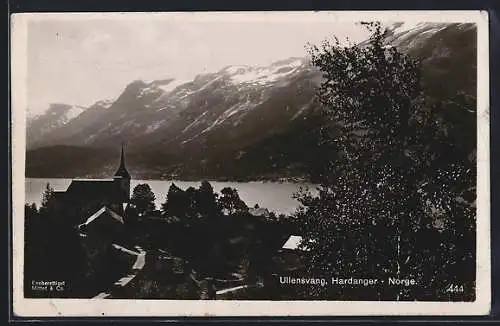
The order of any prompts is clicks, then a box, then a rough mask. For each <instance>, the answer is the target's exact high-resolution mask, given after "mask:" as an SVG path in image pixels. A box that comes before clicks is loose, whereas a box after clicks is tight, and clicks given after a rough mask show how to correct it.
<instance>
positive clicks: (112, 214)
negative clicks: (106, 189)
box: [80, 206, 124, 226]
mask: <svg viewBox="0 0 500 326" xmlns="http://www.w3.org/2000/svg"><path fill="white" fill-rule="evenodd" d="M106 215H107V216H110V217H111V218H113V219H114V220H116V221H118V222H120V223H122V224H123V223H124V221H123V217H121V216H120V215H118V214H117V213H115V212H113V211H112V210H111V209H109V208H107V207H106V206H103V207H101V209H99V210H98V211H97V212H95V213H94V214H92V215H91V216H90V217H89V218H88V219H87V220H86V221H85V222H84V223H82V224H80V226H82V225H89V224H91V223H92V222H94V221H95V220H97V219H98V218H100V217H102V216H106Z"/></svg>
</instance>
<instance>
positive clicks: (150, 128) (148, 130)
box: [145, 120, 165, 134]
mask: <svg viewBox="0 0 500 326" xmlns="http://www.w3.org/2000/svg"><path fill="white" fill-rule="evenodd" d="M164 122H165V120H160V121H156V122H154V123H153V124H151V125H149V126H148V127H147V128H146V131H145V133H146V134H150V133H152V132H154V131H155V130H157V129H158V128H160V127H161V125H162V124H163V123H164Z"/></svg>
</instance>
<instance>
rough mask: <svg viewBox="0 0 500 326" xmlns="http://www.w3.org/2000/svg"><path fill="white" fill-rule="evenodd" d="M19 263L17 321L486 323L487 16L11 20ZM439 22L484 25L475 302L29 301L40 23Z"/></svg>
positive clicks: (40, 16) (60, 16) (42, 16)
mask: <svg viewBox="0 0 500 326" xmlns="http://www.w3.org/2000/svg"><path fill="white" fill-rule="evenodd" d="M11 17H12V19H11V90H12V93H11V99H12V101H11V103H12V107H11V110H12V111H11V114H12V120H11V121H12V127H11V128H12V129H11V131H12V138H11V139H12V144H11V146H12V211H13V220H12V227H13V230H11V231H12V239H13V247H12V254H13V256H12V262H13V266H12V267H13V274H12V275H13V278H12V281H13V311H14V314H15V315H17V316H26V317H56V316H81V317H94V316H96V317H97V316H106V317H109V316H148V317H177V316H376V315H427V316H430V315H457V316H458V315H484V314H488V313H489V311H490V305H491V274H490V269H491V266H490V264H491V262H490V181H489V180H490V177H489V176H490V171H489V162H490V160H489V158H490V157H489V46H488V40H489V34H488V14H487V12H484V11H481V12H480V11H398V12H395V11H386V12H380V11H379V12H368V11H358V12H265V13H263V12H260V13H257V12H238V13H227V12H212V13H29V14H15V15H12V16H11ZM144 17H147V19H172V20H176V19H179V20H186V19H193V20H200V21H203V20H204V21H209V20H221V19H224V20H234V21H241V20H242V19H245V20H256V21H258V20H267V19H273V20H290V21H294V20H310V19H315V20H316V19H326V20H332V21H333V22H341V21H345V22H347V21H350V22H352V21H363V20H365V21H370V20H380V21H409V22H410V21H433V22H471V23H476V24H477V32H478V35H477V36H478V37H477V98H478V100H477V104H478V107H477V119H478V125H477V131H478V138H477V171H478V175H477V199H478V200H477V237H476V238H477V264H476V265H477V273H476V301H475V302H373V301H198V300H195V301H191V300H117V299H113V300H105V299H99V300H96V299H88V300H87V299H26V298H24V297H23V257H24V245H23V244H24V199H25V189H24V188H25V174H24V171H25V148H26V147H25V144H26V139H25V138H26V135H25V128H26V126H25V124H26V122H25V115H26V106H27V101H26V76H27V60H26V53H27V51H28V49H27V25H28V21H33V20H80V19H84V20H85V19H144Z"/></svg>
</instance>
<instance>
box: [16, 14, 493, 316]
mask: <svg viewBox="0 0 500 326" xmlns="http://www.w3.org/2000/svg"><path fill="white" fill-rule="evenodd" d="M11 31H12V33H11V35H12V38H11V40H12V47H11V49H12V52H11V54H12V80H11V81H12V149H13V165H12V166H13V170H12V173H13V179H12V180H13V181H12V182H13V183H12V189H13V216H12V219H13V220H12V222H13V223H12V225H13V229H12V238H13V248H12V249H13V250H12V259H13V266H12V268H13V290H14V293H13V309H14V313H15V314H16V315H18V316H30V317H31V316H35V317H36V316H156V317H162V316H165V317H166V316H318V315H321V316H336V315H339V316H340V315H343V316H345V315H481V314H487V313H488V311H489V309H490V296H491V294H490V222H489V219H490V212H489V207H490V206H489V205H490V203H489V198H490V196H489V112H488V110H489V106H488V105H489V102H488V98H489V84H488V69H489V68H488V60H489V59H488V15H487V14H486V13H485V12H479V11H477V12H475V11H462V12H452V11H450V12H446V11H441V12H437V11H429V12H212V13H209V12H205V13H201V12H190V13H186V12H185V13H180V12H179V13H92V14H90V13H58V14H55V13H54V14H51V13H40V14H16V15H13V16H12V20H11Z"/></svg>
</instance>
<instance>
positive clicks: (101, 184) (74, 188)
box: [66, 179, 129, 203]
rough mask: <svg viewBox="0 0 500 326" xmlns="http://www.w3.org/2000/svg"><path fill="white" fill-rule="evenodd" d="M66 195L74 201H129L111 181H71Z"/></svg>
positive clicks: (123, 192)
mask: <svg viewBox="0 0 500 326" xmlns="http://www.w3.org/2000/svg"><path fill="white" fill-rule="evenodd" d="M66 194H67V195H69V196H71V197H72V198H75V199H77V198H80V199H90V198H97V199H108V200H109V201H110V202H112V203H118V202H126V201H128V199H129V198H127V197H128V196H127V194H126V193H125V191H124V190H123V189H122V188H121V187H120V185H119V184H117V183H116V182H113V179H102V180H86V179H73V180H72V181H71V184H70V185H69V187H68V189H67V190H66Z"/></svg>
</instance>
